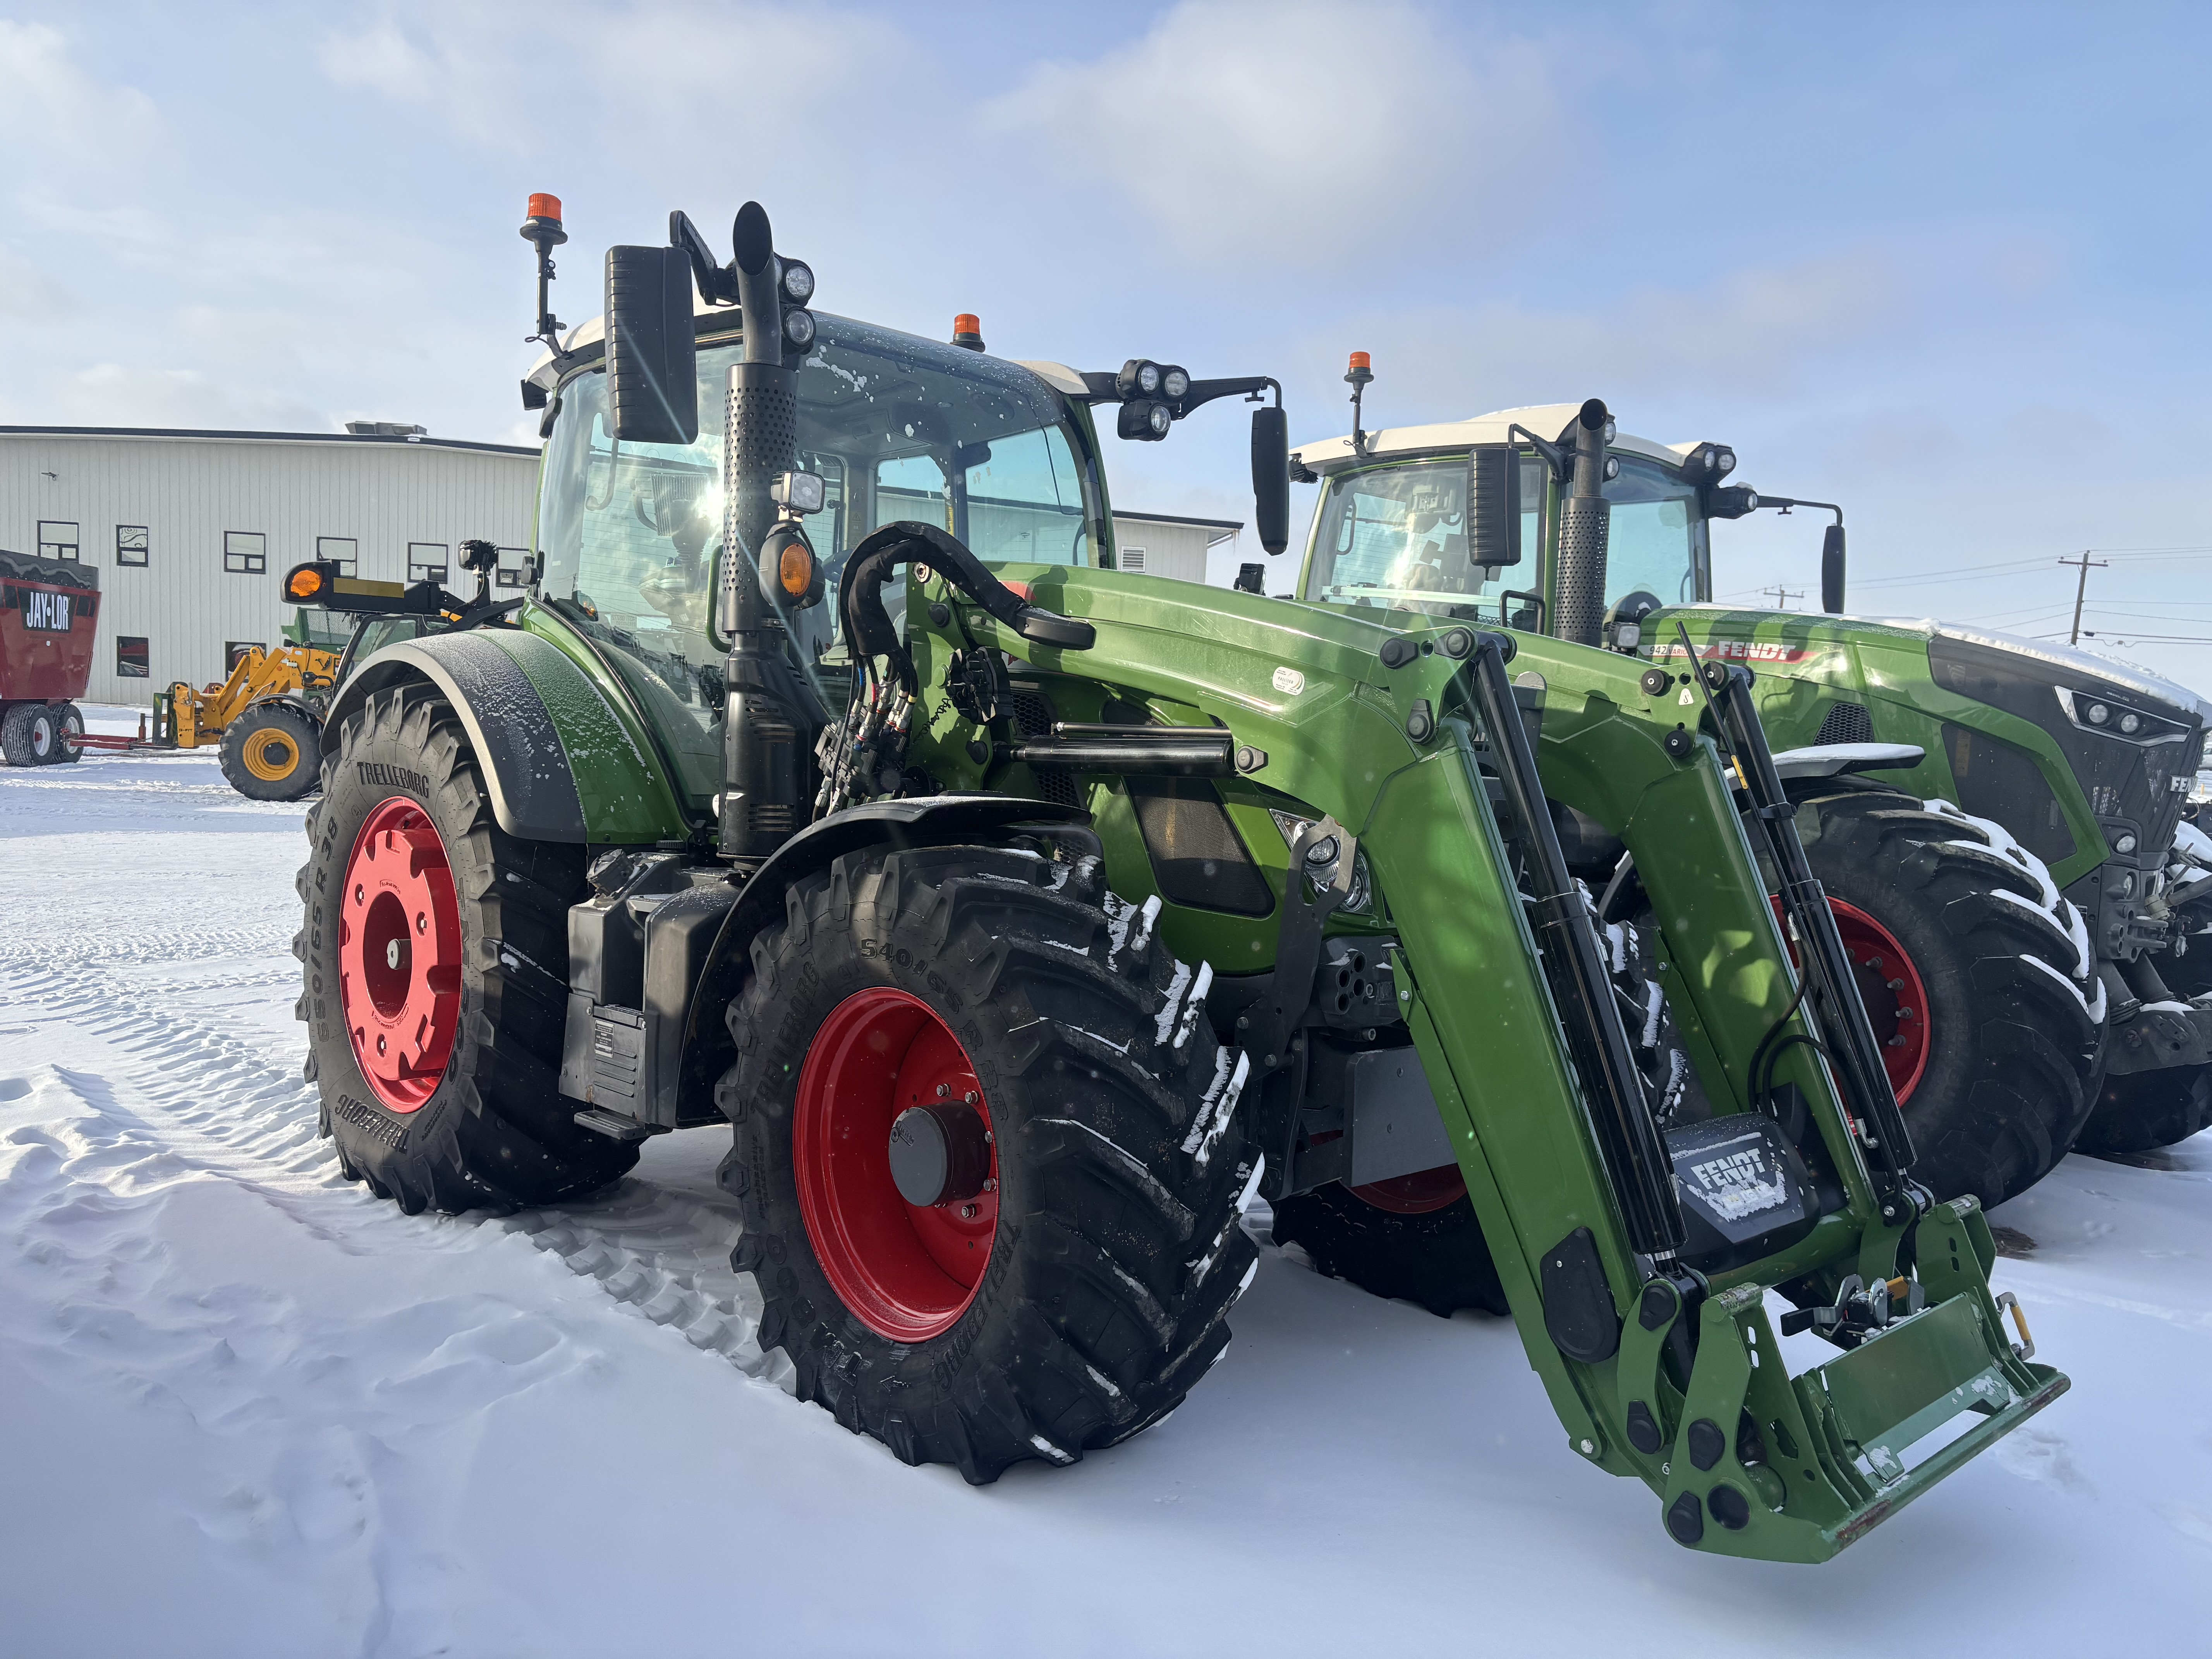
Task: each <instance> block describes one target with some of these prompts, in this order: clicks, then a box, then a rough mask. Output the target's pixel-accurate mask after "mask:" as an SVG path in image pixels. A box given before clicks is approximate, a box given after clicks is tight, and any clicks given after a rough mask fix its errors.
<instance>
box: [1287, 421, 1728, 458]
mask: <svg viewBox="0 0 2212 1659" xmlns="http://www.w3.org/2000/svg"><path fill="white" fill-rule="evenodd" d="M1581 410H1582V405H1581V404H1529V405H1528V406H1527V407H1526V408H1523V409H1501V410H1497V411H1496V412H1494V413H1492V414H1489V415H1477V416H1474V417H1473V418H1472V419H1469V420H1465V421H1439V422H1436V423H1435V424H1433V425H1430V426H1394V427H1387V428H1384V429H1383V430H1382V431H1380V432H1370V433H1369V434H1368V435H1367V453H1368V459H1373V458H1374V457H1376V456H1378V455H1413V454H1419V453H1422V452H1424V451H1428V450H1454V449H1472V448H1474V447H1475V446H1476V445H1477V444H1502V443H1504V441H1506V440H1505V433H1506V428H1509V427H1515V426H1522V427H1526V428H1528V430H1529V431H1531V432H1534V433H1535V434H1537V435H1539V436H1540V437H1544V438H1556V437H1557V436H1558V435H1559V434H1560V433H1561V432H1564V431H1565V429H1566V427H1567V423H1568V422H1571V421H1572V420H1573V419H1574V418H1575V416H1576V415H1577V414H1578V413H1579V412H1581ZM1613 447H1614V448H1615V449H1618V450H1626V452H1628V453H1630V454H1632V455H1645V456H1649V457H1650V459H1653V460H1655V461H1663V462H1665V463H1666V464H1667V465H1669V466H1673V465H1678V464H1679V463H1680V460H1681V459H1682V457H1683V456H1685V455H1686V454H1688V453H1690V451H1691V449H1692V447H1694V446H1692V445H1691V444H1673V445H1668V444H1661V443H1654V442H1653V441H1651V440H1650V439H1649V438H1638V437H1636V436H1634V435H1632V434H1629V433H1626V432H1623V433H1620V435H1617V436H1616V437H1615V438H1614V439H1613ZM1291 456H1292V458H1293V459H1296V460H1297V461H1298V462H1299V463H1300V464H1302V465H1305V466H1309V467H1310V468H1312V469H1313V470H1314V471H1316V472H1323V473H1326V472H1337V471H1342V470H1343V469H1344V468H1346V467H1347V466H1351V465H1356V464H1357V465H1364V463H1363V462H1361V461H1360V459H1359V458H1358V457H1357V456H1355V455H1354V454H1353V453H1352V437H1351V435H1350V434H1349V433H1347V434H1346V435H1344V436H1342V437H1340V438H1318V439H1316V440H1314V441H1312V442H1310V443H1305V444H1301V445H1299V446H1298V447H1297V448H1296V449H1293V450H1292V451H1291Z"/></svg>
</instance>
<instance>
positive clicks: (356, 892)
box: [353, 882, 368, 904]
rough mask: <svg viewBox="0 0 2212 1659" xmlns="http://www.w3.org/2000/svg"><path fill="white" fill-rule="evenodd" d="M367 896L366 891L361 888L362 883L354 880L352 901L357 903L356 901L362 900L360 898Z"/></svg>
mask: <svg viewBox="0 0 2212 1659" xmlns="http://www.w3.org/2000/svg"><path fill="white" fill-rule="evenodd" d="M367 897H368V893H367V892H366V891H365V890H363V889H362V884H360V883H359V882H356V883H354V884H353V902H355V903H356V904H358V903H360V902H362V900H363V899H364V898H367Z"/></svg>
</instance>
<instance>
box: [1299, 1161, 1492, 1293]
mask: <svg viewBox="0 0 2212 1659" xmlns="http://www.w3.org/2000/svg"><path fill="white" fill-rule="evenodd" d="M1274 1238H1275V1243H1278V1244H1296V1245H1297V1247H1298V1248H1299V1249H1302V1250H1304V1252H1305V1253H1306V1255H1307V1256H1308V1257H1309V1258H1310V1259H1311V1261H1312V1262H1313V1265H1314V1271H1315V1272H1316V1273H1321V1274H1322V1275H1323V1276H1324V1277H1326V1278H1329V1279H1343V1280H1344V1281H1345V1282H1346V1283H1347V1284H1351V1285H1358V1287H1359V1288H1360V1289H1361V1290H1363V1291H1367V1292H1368V1293H1369V1294H1370V1295H1372V1296H1380V1297H1390V1298H1392V1299H1393V1300H1396V1301H1402V1302H1413V1303H1417V1304H1419V1305H1420V1306H1422V1307H1424V1308H1426V1309H1427V1310H1429V1311H1430V1312H1431V1313H1432V1314H1435V1315H1436V1316H1437V1317H1438V1318H1440V1319H1449V1318H1450V1317H1451V1316H1453V1315H1454V1314H1455V1313H1457V1312H1459V1311H1460V1310H1462V1308H1473V1309H1477V1310H1480V1311H1482V1312H1484V1313H1492V1314H1504V1313H1509V1312H1510V1311H1511V1310H1510V1309H1509V1308H1508V1307H1507V1306H1506V1304H1505V1287H1504V1285H1502V1284H1500V1283H1499V1282H1498V1267H1497V1264H1496V1263H1495V1262H1493V1261H1492V1260H1491V1255H1490V1244H1489V1242H1488V1241H1487V1240H1486V1239H1485V1238H1484V1237H1483V1236H1482V1224H1481V1223H1480V1222H1479V1221H1477V1220H1476V1219H1475V1215H1474V1200H1471V1199H1469V1198H1468V1196H1467V1194H1465V1193H1462V1194H1460V1195H1459V1197H1458V1198H1457V1199H1455V1200H1453V1201H1452V1202H1451V1203H1449V1204H1448V1205H1446V1206H1443V1208H1442V1209H1440V1210H1430V1211H1426V1212H1422V1213H1419V1214H1414V1215H1407V1214H1402V1213H1400V1212H1396V1211H1393V1210H1386V1209H1383V1207H1381V1206H1379V1205H1376V1204H1371V1203H1370V1202H1368V1200H1365V1199H1364V1198H1361V1197H1360V1196H1359V1195H1358V1194H1357V1193H1355V1192H1353V1191H1352V1190H1351V1189H1350V1188H1346V1187H1345V1186H1343V1185H1341V1184H1340V1183H1337V1182H1331V1183H1330V1184H1329V1185H1328V1186H1326V1187H1320V1188H1316V1189H1315V1190H1313V1191H1312V1192H1310V1193H1297V1194H1292V1195H1291V1197H1288V1198H1285V1199H1279V1200H1277V1201H1276V1204H1275V1227H1274Z"/></svg>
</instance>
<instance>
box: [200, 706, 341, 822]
mask: <svg viewBox="0 0 2212 1659" xmlns="http://www.w3.org/2000/svg"><path fill="white" fill-rule="evenodd" d="M221 759H222V775H223V776H224V777H225V778H227V779H228V780H229V782H230V787H232V788H234V789H235V790H237V791H238V793H240V794H241V795H244V796H246V798H247V799H250V800H298V799H300V798H301V796H302V795H305V794H307V793H309V792H310V791H311V790H313V788H314V787H315V786H316V785H317V784H318V783H319V782H321V781H322V772H323V735H322V732H321V729H320V728H319V726H317V725H316V724H315V722H314V720H313V719H312V718H311V717H310V716H309V715H307V714H306V713H305V712H304V711H302V710H301V709H298V708H294V707H293V706H292V705H291V704H290V703H285V702H257V703H252V704H250V705H249V706H248V707H246V708H243V709H241V710H240V712H239V714H238V717H237V718H236V719H235V720H232V721H231V723H230V724H229V725H228V726H225V727H223V729H222V750H221Z"/></svg>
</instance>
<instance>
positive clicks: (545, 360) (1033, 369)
mask: <svg viewBox="0 0 2212 1659" xmlns="http://www.w3.org/2000/svg"><path fill="white" fill-rule="evenodd" d="M711 313H721V314H723V315H726V316H727V317H728V318H729V319H730V325H731V326H732V328H734V327H736V326H737V325H738V308H737V307H735V306H710V305H708V303H707V302H706V301H704V300H702V299H701V298H700V297H699V295H698V293H697V291H696V289H695V290H694V291H693V293H692V295H691V314H692V315H693V316H694V317H705V316H708V315H709V314H711ZM606 337H607V319H605V317H593V318H592V319H590V320H589V321H586V322H581V323H579V324H577V325H575V327H574V328H572V329H570V330H569V331H568V332H567V333H566V334H564V335H562V337H561V349H562V350H563V351H578V350H580V349H583V348H584V347H586V346H595V345H599V344H600V343H603V342H604V341H605V339H606ZM1017 367H1018V368H1026V369H1027V370H1029V372H1030V374H1034V375H1036V377H1037V379H1039V380H1042V381H1043V382H1044V383H1045V384H1046V385H1047V386H1050V387H1051V388H1052V389H1053V390H1054V392H1060V393H1062V394H1064V395H1066V396H1067V397H1070V398H1081V397H1085V396H1087V395H1088V394H1089V392H1090V390H1091V388H1090V387H1088V386H1085V385H1084V384H1083V377H1082V376H1081V375H1080V374H1077V373H1076V372H1075V371H1074V370H1073V369H1072V368H1069V367H1068V366H1067V365H1066V364H1065V363H1027V362H1025V363H1020V364H1018V365H1017ZM526 378H527V379H529V380H534V381H536V382H537V383H538V385H539V386H544V388H545V389H546V390H547V391H548V392H550V391H551V390H552V389H553V386H554V383H555V381H556V380H558V379H559V378H560V377H559V375H558V374H556V373H555V372H554V368H553V354H552V353H551V352H550V351H541V352H539V353H538V361H537V362H534V363H532V364H531V366H530V373H529V374H528V375H527V376H526Z"/></svg>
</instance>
